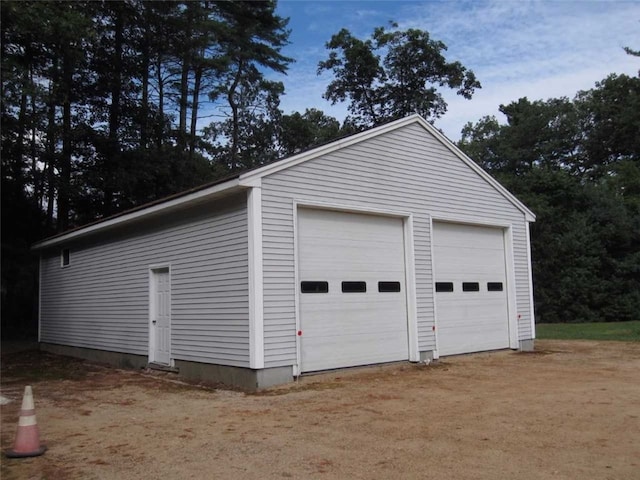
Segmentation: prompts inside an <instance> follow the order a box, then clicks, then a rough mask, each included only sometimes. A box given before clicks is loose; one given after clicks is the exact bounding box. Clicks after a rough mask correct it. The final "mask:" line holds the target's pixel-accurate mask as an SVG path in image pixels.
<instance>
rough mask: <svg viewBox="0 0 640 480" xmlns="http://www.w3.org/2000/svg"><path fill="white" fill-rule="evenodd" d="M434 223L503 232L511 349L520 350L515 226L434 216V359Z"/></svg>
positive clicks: (434, 278) (433, 263) (434, 286)
mask: <svg viewBox="0 0 640 480" xmlns="http://www.w3.org/2000/svg"><path fill="white" fill-rule="evenodd" d="M434 223H454V224H456V225H468V226H470V227H488V228H496V229H500V230H502V239H503V244H504V264H505V268H506V270H507V271H506V272H505V279H506V285H505V287H506V289H507V328H508V333H509V348H511V349H518V348H519V345H518V317H517V316H518V313H517V307H516V305H517V304H516V279H515V261H514V256H513V225H512V224H511V223H507V222H499V221H494V220H484V219H473V220H469V219H468V218H461V217H455V216H447V215H435V216H434V215H432V216H431V221H430V225H431V228H430V232H429V233H430V235H429V242H430V244H431V279H432V282H431V283H432V285H433V312H434V319H433V321H434V323H433V325H434V331H435V347H436V350H435V352H434V358H439V356H440V354H439V352H438V336H439V335H440V332H439V330H438V307H437V302H436V273H437V272H436V267H435V256H434V255H435V249H434V247H433V230H434V226H433V224H434Z"/></svg>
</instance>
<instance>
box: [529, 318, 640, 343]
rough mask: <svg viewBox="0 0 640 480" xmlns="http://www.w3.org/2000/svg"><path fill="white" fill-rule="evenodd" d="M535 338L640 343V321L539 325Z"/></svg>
mask: <svg viewBox="0 0 640 480" xmlns="http://www.w3.org/2000/svg"><path fill="white" fill-rule="evenodd" d="M536 337H537V338H541V339H554V340H618V341H623V342H640V321H634V322H601V323H541V324H538V325H536Z"/></svg>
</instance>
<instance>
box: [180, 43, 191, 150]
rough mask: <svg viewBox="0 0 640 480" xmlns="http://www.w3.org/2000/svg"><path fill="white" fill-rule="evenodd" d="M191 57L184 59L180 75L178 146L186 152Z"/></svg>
mask: <svg viewBox="0 0 640 480" xmlns="http://www.w3.org/2000/svg"><path fill="white" fill-rule="evenodd" d="M188 97H189V55H188V53H186V54H185V56H184V58H183V59H182V73H181V75H180V123H179V125H178V146H179V147H180V149H181V150H184V148H185V146H186V142H185V140H186V139H185V137H186V134H187V107H188V104H189V99H188Z"/></svg>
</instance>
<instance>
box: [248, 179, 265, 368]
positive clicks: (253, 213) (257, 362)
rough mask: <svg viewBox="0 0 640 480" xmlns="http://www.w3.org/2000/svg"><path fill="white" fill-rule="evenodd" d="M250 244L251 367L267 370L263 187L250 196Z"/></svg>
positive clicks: (253, 188) (251, 191)
mask: <svg viewBox="0 0 640 480" xmlns="http://www.w3.org/2000/svg"><path fill="white" fill-rule="evenodd" d="M247 223H248V237H249V238H248V242H249V366H250V368H253V369H260V368H264V284H263V264H262V188H261V187H260V186H253V187H251V188H250V190H249V192H248V194H247Z"/></svg>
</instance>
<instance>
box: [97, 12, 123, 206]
mask: <svg viewBox="0 0 640 480" xmlns="http://www.w3.org/2000/svg"><path fill="white" fill-rule="evenodd" d="M122 23H123V22H122V11H121V10H120V8H118V7H117V6H115V8H114V25H113V28H114V37H115V41H114V47H113V64H112V65H113V69H112V75H113V76H112V78H111V105H110V106H109V148H108V149H107V158H105V172H104V174H105V183H104V203H103V207H102V212H101V213H102V215H104V216H108V215H110V214H111V213H113V212H114V210H115V207H114V191H115V189H116V178H115V176H116V175H115V172H116V170H117V166H118V163H119V160H120V159H119V157H120V142H119V141H118V127H119V126H120V99H121V94H122V42H123V38H122V37H123V33H122V30H123V25H122Z"/></svg>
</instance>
